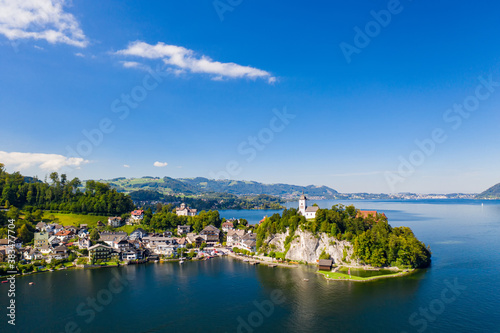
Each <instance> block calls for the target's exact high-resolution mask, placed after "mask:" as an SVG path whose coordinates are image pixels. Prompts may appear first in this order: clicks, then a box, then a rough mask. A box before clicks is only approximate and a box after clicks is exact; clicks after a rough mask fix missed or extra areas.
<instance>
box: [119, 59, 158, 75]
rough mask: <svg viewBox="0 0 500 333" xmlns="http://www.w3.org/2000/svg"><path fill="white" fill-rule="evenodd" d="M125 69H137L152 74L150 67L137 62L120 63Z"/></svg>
mask: <svg viewBox="0 0 500 333" xmlns="http://www.w3.org/2000/svg"><path fill="white" fill-rule="evenodd" d="M120 63H121V64H122V66H123V67H125V68H136V69H140V70H143V71H146V72H151V71H152V69H151V67H149V66H148V65H144V64H141V63H139V62H137V61H120Z"/></svg>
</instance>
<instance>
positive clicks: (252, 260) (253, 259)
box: [227, 252, 299, 268]
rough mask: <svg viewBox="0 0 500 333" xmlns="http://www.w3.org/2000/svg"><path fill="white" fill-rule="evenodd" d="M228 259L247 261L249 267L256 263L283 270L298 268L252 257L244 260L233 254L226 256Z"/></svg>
mask: <svg viewBox="0 0 500 333" xmlns="http://www.w3.org/2000/svg"><path fill="white" fill-rule="evenodd" d="M227 256H228V257H231V258H234V259H236V260H241V261H243V262H244V261H245V260H248V263H249V264H250V265H255V264H256V263H258V264H259V265H260V264H264V265H267V266H269V267H284V268H297V267H299V265H288V264H283V263H280V262H274V261H272V262H271V261H266V260H260V259H255V258H253V257H250V258H246V257H241V256H238V255H236V254H234V253H231V252H230V253H228V255H227Z"/></svg>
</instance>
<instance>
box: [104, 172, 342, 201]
mask: <svg viewBox="0 0 500 333" xmlns="http://www.w3.org/2000/svg"><path fill="white" fill-rule="evenodd" d="M101 181H102V182H106V183H108V184H110V185H111V187H113V188H116V189H117V190H118V191H120V192H133V191H137V190H150V191H158V192H160V193H163V194H184V195H198V194H204V193H210V192H215V193H231V194H234V195H238V196H240V195H259V194H267V195H273V196H277V197H281V198H293V197H297V196H299V195H300V194H302V193H305V194H307V195H308V196H310V197H311V198H312V197H314V198H316V199H320V198H323V199H334V198H335V197H336V195H337V194H338V192H337V191H336V190H334V189H332V188H330V187H327V186H314V185H309V186H299V185H288V184H264V183H259V182H255V181H241V180H215V179H208V178H203V177H196V178H170V177H163V178H159V177H142V178H124V177H120V178H114V179H110V180H101Z"/></svg>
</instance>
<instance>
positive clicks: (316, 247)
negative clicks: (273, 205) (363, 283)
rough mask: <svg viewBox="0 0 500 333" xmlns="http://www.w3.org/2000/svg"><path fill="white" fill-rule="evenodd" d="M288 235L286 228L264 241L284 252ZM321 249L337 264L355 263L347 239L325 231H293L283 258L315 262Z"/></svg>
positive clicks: (351, 248)
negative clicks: (338, 238)
mask: <svg viewBox="0 0 500 333" xmlns="http://www.w3.org/2000/svg"><path fill="white" fill-rule="evenodd" d="M288 235H289V231H288V230H287V232H286V233H285V234H274V235H272V236H271V237H269V238H268V239H267V240H266V243H268V244H269V245H274V246H275V247H276V249H275V251H277V252H285V239H286V237H287V236H288ZM323 250H325V252H326V253H328V254H329V255H330V258H332V259H333V263H334V264H337V265H338V264H345V263H348V262H350V263H351V264H356V263H355V261H354V260H353V259H352V255H353V246H352V244H351V243H349V242H348V241H339V240H337V239H336V238H335V237H330V236H328V235H327V234H325V233H321V234H319V235H318V236H314V235H313V234H312V233H311V232H309V231H301V230H297V231H295V234H294V236H293V240H292V241H291V243H290V249H289V250H288V252H287V254H286V256H285V258H286V259H290V260H296V261H305V262H308V263H314V264H315V263H316V261H317V260H318V259H319V256H320V255H321V252H323ZM344 250H345V252H346V257H345V260H342V259H343V257H344Z"/></svg>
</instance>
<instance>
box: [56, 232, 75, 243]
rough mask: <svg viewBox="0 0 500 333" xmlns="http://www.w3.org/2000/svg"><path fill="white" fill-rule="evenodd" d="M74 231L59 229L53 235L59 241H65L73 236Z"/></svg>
mask: <svg viewBox="0 0 500 333" xmlns="http://www.w3.org/2000/svg"><path fill="white" fill-rule="evenodd" d="M74 235H75V233H74V232H73V231H71V230H64V229H63V230H61V231H58V232H57V233H56V234H55V236H56V237H57V238H58V239H59V240H60V241H61V242H66V241H68V240H69V239H71V238H72V236H74Z"/></svg>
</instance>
